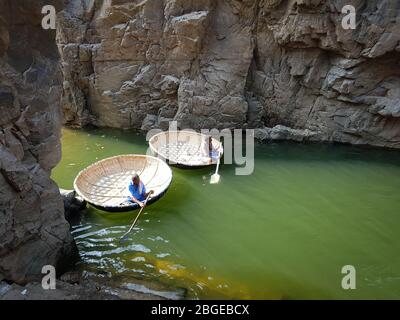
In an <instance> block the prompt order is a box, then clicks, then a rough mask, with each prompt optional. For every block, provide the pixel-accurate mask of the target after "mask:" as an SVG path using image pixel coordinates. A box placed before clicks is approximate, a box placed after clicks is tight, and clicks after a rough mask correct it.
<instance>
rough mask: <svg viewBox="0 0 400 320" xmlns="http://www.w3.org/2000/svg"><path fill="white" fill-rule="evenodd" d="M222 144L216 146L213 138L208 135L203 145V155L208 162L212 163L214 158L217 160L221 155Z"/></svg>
mask: <svg viewBox="0 0 400 320" xmlns="http://www.w3.org/2000/svg"><path fill="white" fill-rule="evenodd" d="M219 149H220V146H219V147H218V148H215V147H214V145H213V139H212V137H211V136H207V137H206V138H204V139H203V141H202V145H201V151H202V155H203V157H204V158H205V159H206V162H208V163H212V161H213V160H216V159H218V158H219V157H220V150H219Z"/></svg>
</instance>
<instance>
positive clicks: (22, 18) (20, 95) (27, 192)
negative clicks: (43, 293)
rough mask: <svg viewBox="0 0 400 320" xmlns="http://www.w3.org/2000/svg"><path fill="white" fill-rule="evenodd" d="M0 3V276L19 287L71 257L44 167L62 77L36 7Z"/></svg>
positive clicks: (53, 147)
mask: <svg viewBox="0 0 400 320" xmlns="http://www.w3.org/2000/svg"><path fill="white" fill-rule="evenodd" d="M51 3H53V4H54V5H57V7H58V8H60V2H58V1H47V0H46V1H34V0H32V1H28V0H18V1H15V0H9V1H0V114H1V117H0V279H7V280H9V281H14V282H17V283H25V282H27V281H30V280H37V279H38V278H40V277H41V276H42V275H41V270H42V267H43V266H44V265H53V266H55V267H57V272H58V273H60V272H62V270H63V269H64V268H65V267H67V266H68V262H70V261H71V258H74V257H76V256H75V255H76V251H75V249H76V247H75V244H74V242H73V239H72V237H71V235H70V233H69V224H68V223H67V222H66V220H65V219H64V210H63V202H62V199H61V196H60V193H59V190H58V187H57V186H56V184H55V183H54V182H53V181H52V180H51V179H50V171H51V169H52V168H53V167H54V166H55V165H56V164H57V163H58V162H59V160H60V154H61V152H60V127H61V114H60V102H59V101H60V97H61V90H62V87H61V83H62V76H61V72H60V70H59V65H58V62H59V56H58V53H57V47H56V45H55V42H54V39H55V32H54V31H44V30H43V29H42V28H41V20H42V17H43V16H42V15H41V8H42V6H43V5H45V4H51Z"/></svg>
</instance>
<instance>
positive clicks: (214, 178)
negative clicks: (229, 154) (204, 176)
mask: <svg viewBox="0 0 400 320" xmlns="http://www.w3.org/2000/svg"><path fill="white" fill-rule="evenodd" d="M220 179H221V176H220V175H219V174H218V173H215V174H213V175H212V176H211V179H210V184H217V183H219V180H220Z"/></svg>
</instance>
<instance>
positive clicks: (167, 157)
mask: <svg viewBox="0 0 400 320" xmlns="http://www.w3.org/2000/svg"><path fill="white" fill-rule="evenodd" d="M205 138H206V136H205V135H203V134H200V133H197V132H194V131H193V132H192V131H185V130H182V131H165V132H161V133H159V134H156V135H154V136H153V137H151V139H150V140H149V145H150V149H151V151H152V152H153V154H154V155H155V156H157V157H159V158H161V159H163V160H164V161H165V162H167V163H168V164H169V165H170V166H173V167H177V168H181V169H200V168H205V167H208V166H212V165H215V164H216V163H217V161H218V158H209V157H207V156H203V155H202V154H203V152H202V141H203V140H204V139H205ZM212 141H213V146H214V149H215V150H218V152H219V156H220V157H221V156H222V154H223V148H222V144H221V143H220V142H219V141H218V140H216V139H214V138H213V139H212Z"/></svg>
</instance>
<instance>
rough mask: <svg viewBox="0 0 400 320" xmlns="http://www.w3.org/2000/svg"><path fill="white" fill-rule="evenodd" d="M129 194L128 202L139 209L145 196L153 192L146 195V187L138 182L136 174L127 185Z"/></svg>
mask: <svg viewBox="0 0 400 320" xmlns="http://www.w3.org/2000/svg"><path fill="white" fill-rule="evenodd" d="M129 192H130V194H131V195H130V196H129V198H128V201H129V202H132V203H137V204H138V205H139V206H140V207H141V208H143V206H144V202H143V201H144V200H146V198H147V196H148V195H149V194H153V193H154V191H153V190H151V191H150V192H147V193H146V187H145V186H144V184H143V182H142V181H141V180H140V177H139V175H138V174H137V173H135V174H134V176H133V177H132V181H131V183H130V184H129Z"/></svg>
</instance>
